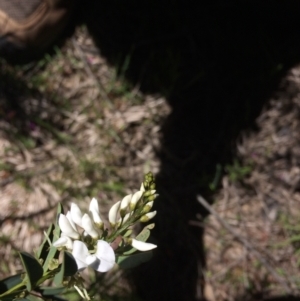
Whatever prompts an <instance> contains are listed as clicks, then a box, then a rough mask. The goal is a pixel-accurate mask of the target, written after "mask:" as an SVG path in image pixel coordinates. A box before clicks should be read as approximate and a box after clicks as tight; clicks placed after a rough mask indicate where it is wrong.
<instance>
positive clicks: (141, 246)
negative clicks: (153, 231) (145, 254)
mask: <svg viewBox="0 0 300 301" xmlns="http://www.w3.org/2000/svg"><path fill="white" fill-rule="evenodd" d="M131 245H132V246H133V247H134V248H135V249H137V250H139V251H150V250H153V249H155V248H156V247H157V245H154V244H151V243H149V242H143V241H140V240H137V239H134V238H133V239H132V241H131Z"/></svg>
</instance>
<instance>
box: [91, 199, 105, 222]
mask: <svg viewBox="0 0 300 301" xmlns="http://www.w3.org/2000/svg"><path fill="white" fill-rule="evenodd" d="M89 210H90V213H91V215H92V217H93V220H94V222H95V224H98V225H99V226H101V225H102V224H103V222H102V219H101V217H100V214H99V206H98V201H97V199H95V198H92V200H91V202H90V208H89Z"/></svg>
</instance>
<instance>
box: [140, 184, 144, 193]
mask: <svg viewBox="0 0 300 301" xmlns="http://www.w3.org/2000/svg"><path fill="white" fill-rule="evenodd" d="M140 191H142V192H144V191H145V186H144V183H142V185H141V188H140Z"/></svg>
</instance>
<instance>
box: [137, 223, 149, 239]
mask: <svg viewBox="0 0 300 301" xmlns="http://www.w3.org/2000/svg"><path fill="white" fill-rule="evenodd" d="M149 236H150V230H149V229H148V228H147V226H146V227H145V228H144V229H143V230H142V232H141V233H140V234H139V235H137V236H136V239H137V240H139V241H146V240H147V239H148V238H149Z"/></svg>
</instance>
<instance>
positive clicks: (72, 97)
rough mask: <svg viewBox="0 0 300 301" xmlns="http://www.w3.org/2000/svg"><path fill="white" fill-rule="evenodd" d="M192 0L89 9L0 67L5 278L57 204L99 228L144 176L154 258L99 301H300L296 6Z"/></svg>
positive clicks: (110, 286) (106, 283)
mask: <svg viewBox="0 0 300 301" xmlns="http://www.w3.org/2000/svg"><path fill="white" fill-rule="evenodd" d="M190 2H191V3H189V4H190V5H187V4H186V2H185V1H179V2H178V3H176V5H174V7H173V8H172V10H170V9H169V6H168V5H164V4H167V3H165V2H164V1H163V2H161V1H158V2H157V1H152V2H151V3H150V2H149V3H148V4H147V5H142V4H141V2H140V1H136V0H130V1H127V2H126V3H125V2H122V3H119V2H118V1H110V2H105V1H101V2H100V1H99V2H97V1H95V2H91V3H92V4H91V5H90V7H88V9H87V8H86V7H85V10H86V12H85V13H82V15H80V20H84V25H81V23H80V24H76V25H77V26H76V28H75V30H74V32H72V33H71V34H69V36H68V37H67V38H66V39H64V43H62V44H60V47H59V48H58V47H56V48H55V49H54V50H52V52H50V54H46V55H44V56H43V57H42V58H41V59H40V60H39V61H36V62H31V63H28V64H25V65H20V66H18V65H17V66H11V65H9V64H7V63H6V62H4V61H1V62H0V64H1V65H0V145H1V146H0V187H1V189H0V199H1V212H0V245H1V247H0V257H1V258H3V259H4V260H3V261H1V266H0V274H1V277H3V276H5V275H9V274H11V273H15V272H17V271H19V269H20V264H19V261H18V256H17V251H18V250H20V249H22V250H26V251H29V252H32V250H34V249H35V248H36V247H37V246H38V245H39V243H40V241H41V239H42V237H43V230H44V229H46V228H47V227H48V224H49V223H50V222H52V221H53V219H54V215H55V207H56V204H57V203H58V202H62V203H63V204H64V206H66V207H67V206H69V205H70V203H71V202H76V203H79V204H80V206H81V207H82V208H86V206H87V204H88V203H89V200H90V199H91V198H92V197H97V198H98V199H99V201H100V203H101V210H102V215H103V217H105V216H107V210H108V208H109V207H110V206H111V204H112V203H114V202H116V201H118V200H119V199H120V198H121V197H122V196H124V195H125V194H128V193H130V192H132V191H134V190H136V189H138V188H139V186H140V182H141V180H142V178H143V174H144V173H145V172H148V171H152V172H153V173H154V174H155V176H156V180H157V190H158V193H159V195H160V196H159V198H158V200H157V204H156V205H155V206H156V208H155V209H156V210H157V211H158V214H157V216H156V218H155V223H156V227H155V229H154V230H153V241H154V242H155V243H157V244H158V249H157V250H156V252H155V253H154V257H153V259H152V260H151V261H149V262H148V263H146V264H143V265H142V266H140V267H139V268H137V269H135V270H134V271H132V273H130V274H129V273H125V274H123V273H120V272H119V271H118V270H117V269H116V270H114V271H113V273H112V274H108V275H100V276H98V277H99V278H97V279H98V280H99V281H102V282H101V288H102V289H100V291H101V295H102V299H103V300H140V299H141V300H145V301H148V300H156V301H160V300H164V301H165V300H173V301H176V300H186V301H195V300H197V301H198V300H204V299H206V300H208V301H214V300H224V301H225V300H230V301H231V300H297V298H298V297H299V292H300V291H299V287H300V282H299V279H300V278H299V277H298V270H299V263H300V258H299V248H300V245H299V241H300V239H299V231H300V224H298V221H299V220H300V202H299V197H300V196H299V187H300V186H299V183H300V182H299V181H300V169H299V160H300V158H299V155H300V149H299V145H300V144H299V126H300V125H299V122H300V121H299V120H300V119H299V112H300V107H299V106H300V98H299V97H300V67H299V66H298V64H299V62H300V56H299V53H300V42H299V41H300V39H299V38H298V36H299V30H298V28H300V24H299V18H298V13H297V12H298V8H299V7H298V6H299V5H298V4H297V3H295V2H293V1H291V2H287V3H288V4H283V3H280V1H278V2H277V1H275V2H273V4H272V5H269V4H267V3H264V4H261V6H259V9H257V7H254V6H251V5H250V4H247V5H246V6H242V5H241V4H239V3H235V2H234V3H233V2H232V3H229V4H226V5H223V4H220V3H218V1H216V2H213V3H212V4H207V3H206V4H205V3H204V4H201V5H200V4H198V5H195V4H194V3H192V1H190ZM82 12H84V10H82ZM84 14H85V15H86V16H88V18H87V17H86V16H84ZM287 16H288V18H287ZM85 18H86V19H85ZM179 20H180V21H179ZM199 198H200V199H201V198H202V199H201V200H203V199H204V201H205V202H206V203H205V204H207V208H206V209H205V208H204V207H205V206H203V205H202V206H201V205H200V203H199V201H198V200H199ZM209 204H211V205H209ZM228 225H229V227H228ZM121 274H122V275H121ZM125 279H126V280H125ZM92 289H93V290H94V291H97V290H99V288H98V287H96V286H94V287H92ZM98 292H99V291H98ZM280 298H281V299H280ZM284 298H285V299H284Z"/></svg>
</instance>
